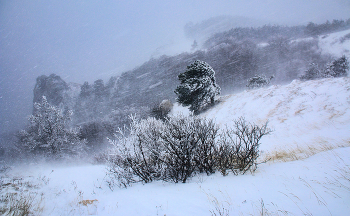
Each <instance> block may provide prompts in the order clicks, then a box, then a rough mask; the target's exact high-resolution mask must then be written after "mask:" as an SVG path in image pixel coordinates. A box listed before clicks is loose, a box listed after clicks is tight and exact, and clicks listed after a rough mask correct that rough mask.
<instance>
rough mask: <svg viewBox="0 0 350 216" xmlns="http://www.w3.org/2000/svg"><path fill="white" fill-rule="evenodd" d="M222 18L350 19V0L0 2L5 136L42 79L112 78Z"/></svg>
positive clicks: (19, 122) (0, 120) (0, 107)
mask: <svg viewBox="0 0 350 216" xmlns="http://www.w3.org/2000/svg"><path fill="white" fill-rule="evenodd" d="M218 15H233V16H245V17H248V18H254V19H259V20H264V21H267V22H270V23H279V24H291V25H292V24H293V25H294V24H305V23H308V22H310V21H313V22H324V21H325V20H327V19H329V20H333V19H348V18H350V0H230V1H228V0H227V1H225V0H216V1H203V0H202V1H199V0H178V1H173V0H172V1H166V0H153V1H152V0H150V1H142V0H125V1H124V0H118V1H117V0H116V1H112V0H105V1H104V0H99V1H98V0H85V1H83V0H30V1H26V0H0V133H2V132H6V131H8V130H12V129H16V128H18V127H20V126H23V124H24V123H26V116H28V115H29V114H30V113H31V109H32V98H33V87H34V85H35V79H36V77H38V76H39V75H42V74H45V75H49V74H51V73H56V74H57V75H60V76H61V77H62V78H63V79H64V80H65V81H67V82H77V83H83V82H84V81H89V82H93V81H94V80H96V79H99V78H102V79H105V80H107V78H108V77H110V76H112V75H117V74H119V73H121V72H123V71H126V70H129V69H132V68H134V67H136V66H138V65H140V64H142V63H143V62H145V61H147V60H148V59H149V58H150V57H151V56H154V55H155V54H159V50H166V52H168V53H170V54H173V53H176V52H179V51H181V50H188V49H189V48H190V47H189V43H185V41H184V36H183V35H184V32H183V27H184V25H185V24H186V23H188V22H190V21H191V22H193V23H197V22H200V21H202V20H204V19H208V18H211V17H214V16H218ZM174 44H179V45H176V46H174ZM187 46H188V47H187ZM164 47H173V48H174V47H176V48H177V50H171V49H159V48H164Z"/></svg>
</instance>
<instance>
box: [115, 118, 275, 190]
mask: <svg viewBox="0 0 350 216" xmlns="http://www.w3.org/2000/svg"><path fill="white" fill-rule="evenodd" d="M234 125H235V128H234V129H229V128H226V130H223V132H222V133H221V134H219V133H218V132H219V127H218V126H217V125H216V124H215V123H214V121H213V120H207V119H205V118H200V117H198V116H187V117H186V116H181V115H180V116H174V117H172V118H168V119H166V120H165V121H162V120H157V119H155V118H148V119H144V120H136V119H135V118H133V119H132V124H131V125H130V129H124V130H119V132H118V134H116V138H117V139H116V140H110V142H111V144H112V145H113V146H114V148H113V150H112V152H110V154H109V156H108V161H109V164H110V166H109V170H108V171H109V175H110V176H111V177H112V179H111V180H110V181H109V184H110V187H111V189H112V187H113V185H115V182H114V181H115V180H116V181H117V182H118V183H117V184H118V186H120V187H127V186H129V185H130V184H132V183H135V182H143V183H148V182H152V181H154V180H163V181H173V182H175V183H178V182H182V183H185V182H186V181H187V180H188V179H189V178H191V177H192V176H193V175H194V174H196V173H203V172H205V173H207V174H208V175H209V174H212V173H215V172H216V171H217V170H219V171H220V172H221V173H222V175H227V170H232V171H233V172H234V173H235V174H238V173H242V174H244V173H245V172H247V171H248V170H252V169H251V168H252V167H253V166H254V165H256V160H257V158H258V156H259V150H258V147H259V145H260V142H259V141H260V139H261V138H262V136H264V135H266V134H269V133H270V132H271V130H269V129H268V128H267V123H266V124H265V125H263V126H261V127H259V126H257V125H255V124H251V123H247V122H246V121H245V119H244V118H240V119H238V120H236V121H235V122H234ZM125 130H128V131H129V135H128V136H126V135H125V134H126V133H125ZM253 170H254V169H253Z"/></svg>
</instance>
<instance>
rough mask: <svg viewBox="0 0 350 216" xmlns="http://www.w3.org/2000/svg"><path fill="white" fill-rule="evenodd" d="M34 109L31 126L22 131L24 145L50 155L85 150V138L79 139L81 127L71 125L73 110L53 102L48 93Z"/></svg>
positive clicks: (58, 155)
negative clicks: (64, 110) (58, 106)
mask: <svg viewBox="0 0 350 216" xmlns="http://www.w3.org/2000/svg"><path fill="white" fill-rule="evenodd" d="M34 109H35V110H34V114H33V115H30V117H29V126H28V128H27V129H26V130H22V131H21V132H20V133H19V135H18V138H19V148H20V149H22V150H24V151H25V152H32V153H37V154H42V155H44V156H47V157H50V158H59V157H62V156H65V155H79V154H82V153H83V152H84V150H85V140H81V139H79V134H78V130H77V129H76V128H71V127H70V125H69V123H70V120H71V119H70V116H71V114H72V113H71V112H69V111H67V112H66V113H63V112H62V110H60V109H59V108H57V107H55V106H52V105H50V104H49V103H48V102H47V100H46V97H45V96H43V98H42V102H41V103H35V104H34Z"/></svg>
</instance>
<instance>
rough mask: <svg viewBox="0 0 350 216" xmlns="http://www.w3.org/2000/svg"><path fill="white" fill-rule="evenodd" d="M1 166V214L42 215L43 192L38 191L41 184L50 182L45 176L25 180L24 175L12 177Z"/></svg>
mask: <svg viewBox="0 0 350 216" xmlns="http://www.w3.org/2000/svg"><path fill="white" fill-rule="evenodd" d="M9 169H11V168H10V167H7V168H6V169H3V168H1V172H0V214H1V215H13V216H14V215H40V214H42V212H43V209H44V207H43V196H44V195H43V194H40V193H39V192H37V189H38V188H39V187H40V185H41V184H48V181H49V180H48V179H47V178H46V177H45V176H44V177H43V178H39V179H33V180H35V182H37V180H40V181H39V182H37V183H33V181H31V180H24V179H23V178H22V177H13V176H12V177H10V176H8V175H7V173H6V171H7V170H9Z"/></svg>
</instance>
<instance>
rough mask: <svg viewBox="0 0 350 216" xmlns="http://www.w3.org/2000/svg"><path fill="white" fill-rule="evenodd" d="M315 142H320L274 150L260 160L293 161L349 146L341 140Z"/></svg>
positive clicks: (348, 143)
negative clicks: (339, 141) (334, 142)
mask: <svg viewBox="0 0 350 216" xmlns="http://www.w3.org/2000/svg"><path fill="white" fill-rule="evenodd" d="M316 143H320V144H319V145H308V146H306V147H296V148H294V149H287V150H282V149H281V150H276V151H272V152H269V153H268V154H266V155H265V156H264V157H263V160H262V161H272V162H274V161H283V162H287V161H295V160H301V159H305V158H308V157H310V156H313V155H315V154H317V153H320V152H324V151H329V150H332V149H336V148H341V147H348V146H350V141H349V140H348V141H345V142H341V143H339V144H329V143H328V142H327V141H325V140H319V141H318V142H316Z"/></svg>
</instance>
